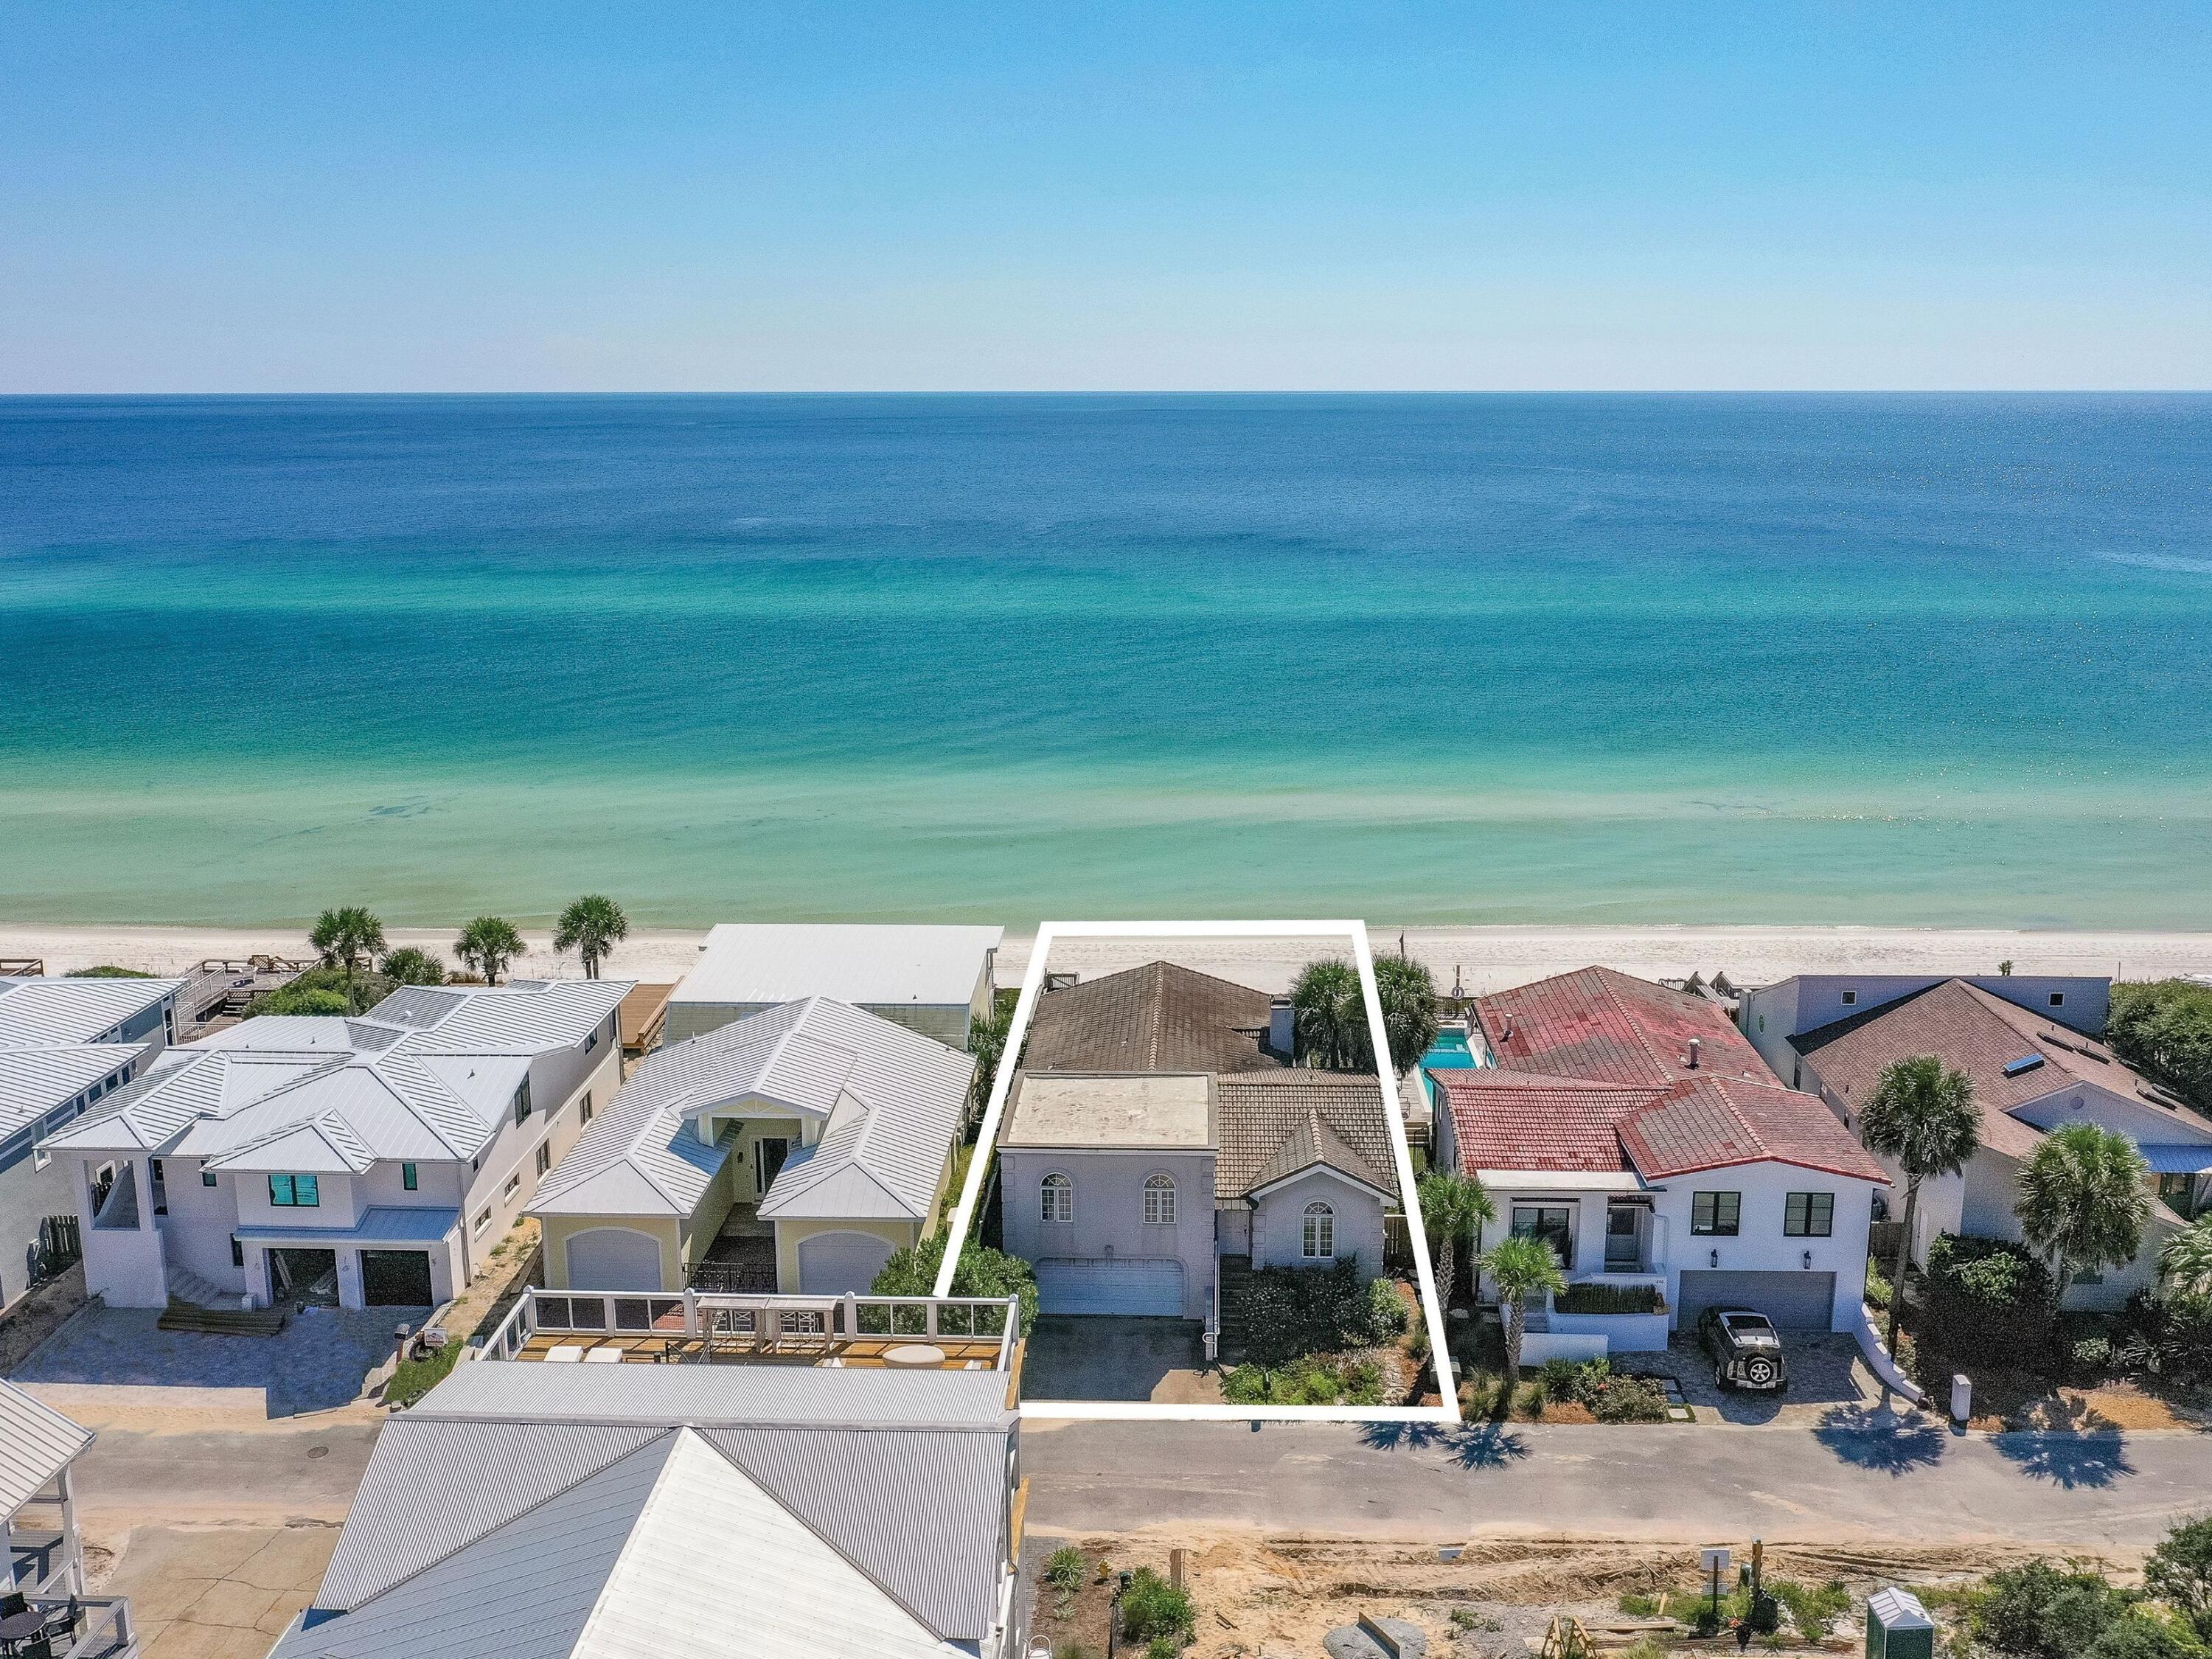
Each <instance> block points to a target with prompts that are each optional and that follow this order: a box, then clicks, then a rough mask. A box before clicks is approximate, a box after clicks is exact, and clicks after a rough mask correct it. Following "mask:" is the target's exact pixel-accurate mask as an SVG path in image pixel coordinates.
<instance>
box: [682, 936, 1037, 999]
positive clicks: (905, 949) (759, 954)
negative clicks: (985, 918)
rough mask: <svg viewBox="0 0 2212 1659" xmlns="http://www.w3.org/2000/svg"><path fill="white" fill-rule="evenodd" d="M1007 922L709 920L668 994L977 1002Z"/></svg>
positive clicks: (725, 997)
mask: <svg viewBox="0 0 2212 1659" xmlns="http://www.w3.org/2000/svg"><path fill="white" fill-rule="evenodd" d="M1005 938H1006V929H1005V928H1003V927H937V926H907V925H898V924H882V923H826V922H735V921H726V922H723V923H721V924H720V926H718V927H714V928H713V929H711V930H710V931H709V932H708V934H707V942H706V944H705V945H703V946H702V948H701V952H700V957H699V965H698V966H697V967H696V968H694V969H692V970H691V971H690V973H689V974H687V975H684V982H683V983H682V984H680V985H678V987H676V990H675V992H674V994H672V995H671V997H670V999H669V1000H670V1001H671V1003H684V1002H700V1003H711V1004H719V1005H737V1006H748V1005H755V1004H759V1005H774V1004H777V1003H785V1002H794V1001H797V1000H800V999H802V998H805V997H835V998H836V1000H838V1001H840V1002H848V1003H852V1004H854V1005H856V1006H872V1007H885V1006H896V1005H912V1006H919V1007H958V1006H963V1005H965V1004H967V1003H969V1002H970V1001H972V1000H974V998H975V985H976V981H978V980H980V979H981V977H982V975H983V966H984V963H985V961H986V959H987V957H989V955H990V953H991V952H993V951H996V950H997V949H998V948H999V945H1000V941H1001V940H1003V939H1005Z"/></svg>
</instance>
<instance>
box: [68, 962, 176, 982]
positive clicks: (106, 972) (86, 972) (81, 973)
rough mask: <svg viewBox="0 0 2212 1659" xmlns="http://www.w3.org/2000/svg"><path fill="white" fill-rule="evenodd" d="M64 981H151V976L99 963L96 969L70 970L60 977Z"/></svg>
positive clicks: (133, 969)
mask: <svg viewBox="0 0 2212 1659" xmlns="http://www.w3.org/2000/svg"><path fill="white" fill-rule="evenodd" d="M62 977H63V978H64V979H151V978H153V977H154V975H151V974H147V973H141V972H140V971H139V970H138V969H136V968H118V967H116V966H114V965H113V964H112V963H105V962H103V963H100V965H99V966H98V967H96V968H72V969H70V970H69V972H67V973H66V974H64V975H62Z"/></svg>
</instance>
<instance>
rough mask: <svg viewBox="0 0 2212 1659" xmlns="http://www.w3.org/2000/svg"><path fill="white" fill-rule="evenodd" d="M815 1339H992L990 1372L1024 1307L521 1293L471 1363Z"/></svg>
mask: <svg viewBox="0 0 2212 1659" xmlns="http://www.w3.org/2000/svg"><path fill="white" fill-rule="evenodd" d="M654 1333H659V1334H664V1335H667V1336H671V1337H672V1336H678V1335H681V1336H686V1337H702V1338H713V1337H718V1336H719V1337H751V1338H757V1339H760V1340H763V1341H769V1342H773V1341H776V1340H787V1339H802V1338H811V1339H813V1340H815V1341H817V1342H826V1343H827V1344H828V1345H829V1346H836V1345H837V1344H842V1343H849V1342H853V1341H865V1340H869V1339H871V1338H877V1337H915V1338H919V1339H921V1340H933V1339H937V1338H940V1337H941V1338H945V1339H948V1340H956V1341H968V1342H974V1341H990V1342H994V1343H995V1344H996V1346H997V1358H996V1359H995V1360H994V1364H993V1369H994V1370H1006V1367H1007V1366H1008V1365H1009V1364H1012V1358H1013V1349H1014V1345H1015V1343H1016V1342H1017V1341H1018V1340H1020V1335H1021V1318H1020V1304H1019V1303H1018V1302H1017V1301H1015V1300H1014V1299H1013V1298H1012V1297H963V1296H952V1297H935V1296H857V1295H854V1296H768V1295H762V1296H745V1295H722V1294H718V1293H715V1292H712V1291H697V1290H687V1291H680V1292H654V1293H649V1294H624V1293H621V1292H613V1291H546V1290H538V1289H535V1288H533V1289H531V1290H528V1291H524V1292H523V1294H522V1297H521V1298H520V1300H519V1301H518V1302H516V1304H514V1306H513V1309H512V1310H510V1311H509V1312H508V1314H507V1317H506V1318H505V1319H503V1320H501V1322H500V1323H499V1325H498V1326H497V1328H495V1329H494V1330H493V1331H491V1333H490V1334H488V1335H487V1336H486V1337H485V1338H484V1340H483V1343H482V1344H481V1345H476V1346H471V1349H470V1350H469V1357H470V1358H477V1359H514V1358H520V1355H521V1353H522V1352H523V1350H524V1349H525V1348H526V1347H527V1346H529V1343H530V1340H531V1338H532V1337H533V1336H538V1335H549V1336H619V1335H623V1334H632V1335H637V1336H646V1335H649V1334H654Z"/></svg>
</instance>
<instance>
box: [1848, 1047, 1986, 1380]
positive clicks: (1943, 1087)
mask: <svg viewBox="0 0 2212 1659" xmlns="http://www.w3.org/2000/svg"><path fill="white" fill-rule="evenodd" d="M1859 1138H1860V1139H1862V1140H1863V1141H1865V1142H1866V1144H1867V1148H1868V1150H1869V1151H1870V1152H1875V1153H1876V1154H1878V1155H1879V1156H1881V1157H1882V1158H1888V1159H1889V1160H1890V1161H1891V1162H1893V1164H1896V1165H1897V1167H1898V1168H1899V1170H1901V1171H1902V1172H1903V1173H1904V1176H1905V1225H1904V1227H1903V1228H1902V1229H1901V1230H1900V1231H1899V1234H1898V1238H1897V1266H1896V1270H1895V1272H1894V1273H1893V1274H1892V1275H1891V1278H1890V1287H1891V1288H1890V1292H1889V1330H1888V1335H1887V1339H1886V1340H1887V1343H1888V1346H1889V1351H1890V1352H1892V1353H1895V1352H1897V1316H1898V1311H1899V1309H1900V1308H1901V1307H1902V1306H1903V1304H1904V1302H1905V1269H1906V1268H1907V1267H1911V1264H1912V1223H1913V1218H1914V1216H1915V1215H1916V1214H1917V1212H1918V1211H1919V1208H1920V1183H1921V1182H1923V1181H1925V1180H1926V1179H1927V1178H1928V1177H1929V1176H1937V1175H1956V1174H1958V1173H1959V1171H1960V1170H1963V1169H1965V1168H1966V1160H1967V1159H1968V1158H1972V1156H1973V1155H1974V1152H1975V1149H1976V1148H1978V1146H1980V1145H1981V1144H1982V1114H1981V1109H1980V1108H1978V1106H1976V1105H1975V1104H1974V1085H1973V1080H1972V1079H1971V1078H1969V1077H1968V1076H1967V1075H1966V1073H1964V1072H1961V1071H1957V1070H1955V1069H1954V1068H1953V1067H1951V1066H1946V1065H1945V1064H1944V1063H1943V1062H1942V1060H1940V1059H1938V1058H1937V1057H1936V1055H1934V1054H1911V1055H1908V1056H1906V1057H1905V1059H1903V1060H1893V1061H1891V1062H1890V1064H1889V1065H1888V1066H1886V1067H1884V1068H1883V1071H1882V1074H1881V1078H1880V1079H1877V1080H1876V1082H1875V1085H1874V1092H1873V1093H1872V1094H1871V1095H1869V1096H1868V1097H1867V1101H1866V1104H1865V1105H1863V1106H1862V1107H1860V1108H1859Z"/></svg>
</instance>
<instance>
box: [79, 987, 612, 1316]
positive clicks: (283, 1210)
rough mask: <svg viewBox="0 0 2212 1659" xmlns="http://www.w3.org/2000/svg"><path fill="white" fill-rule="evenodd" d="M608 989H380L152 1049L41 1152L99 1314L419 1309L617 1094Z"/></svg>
mask: <svg viewBox="0 0 2212 1659" xmlns="http://www.w3.org/2000/svg"><path fill="white" fill-rule="evenodd" d="M629 988H630V987H629V982H628V981H618V980H590V981H566V980H564V981H516V982H514V983H513V984H509V985H502V986H497V987H459V986H456V987H410V988H407V989H404V990H400V991H397V992H395V993H393V994H392V995H391V996H389V997H387V998H386V999H385V1000H384V1001H382V1002H380V1003H379V1004H378V1005H377V1006H375V1007H374V1008H373V1009H371V1010H370V1011H369V1012H368V1013H367V1014H365V1015H363V1016H361V1017H360V1018H351V1019H349V1018H341V1017H307V1016H283V1015H272V1016H268V1017H264V1018H258V1019H249V1020H246V1021H244V1022H242V1023H240V1024H238V1025H235V1026H233V1027H231V1028H230V1029H229V1030H225V1031H222V1032H220V1033H218V1034H216V1036H211V1037H209V1038H207V1039H205V1040H204V1041H202V1042H195V1043H191V1044H187V1045H184V1046H181V1047H178V1048H170V1049H168V1050H167V1051H165V1052H164V1053H163V1054H161V1055H160V1056H159V1057H158V1059H157V1060H156V1062H155V1064H154V1065H152V1066H149V1068H148V1069H147V1070H145V1071H144V1072H143V1073H142V1074H141V1075H140V1076H138V1077H137V1078H136V1079H133V1080H132V1081H131V1083H130V1084H129V1085H127V1086H125V1088H123V1089H121V1090H119V1091H117V1092H115V1093H114V1094H112V1095H110V1096H109V1097H107V1098H106V1099H105V1100H104V1101H102V1102H101V1103H100V1105H99V1107H97V1108H96V1109H94V1110H92V1111H89V1112H88V1113H87V1114H85V1115H83V1116H82V1117H81V1118H79V1119H78V1120H77V1121H75V1122H73V1123H71V1124H70V1125H69V1126H68V1127H65V1128H64V1129H62V1130H61V1131H59V1132H58V1133H55V1134H52V1135H50V1136H48V1137H47V1138H46V1140H45V1141H44V1142H42V1143H41V1148H42V1150H43V1151H44V1152H46V1154H48V1155H49V1156H51V1157H52V1158H53V1159H54V1161H55V1162H56V1163H57V1164H66V1166H67V1168H68V1170H69V1171H70V1183H71V1188H72V1191H73V1194H74V1198H75V1201H76V1207H77V1209H78V1212H79V1213H80V1217H81V1220H82V1238H83V1249H84V1261H85V1280H86V1285H87V1288H88V1289H89V1290H90V1291H94V1293H97V1294H100V1295H102V1296H105V1297H106V1299H107V1302H108V1304H109V1305H110V1306H114V1307H138V1308H146V1307H161V1306H164V1305H165V1304H168V1303H169V1302H171V1301H179V1302H185V1303H191V1304H198V1305H202V1306H211V1307H224V1306H229V1307H240V1306H242V1307H248V1308H264V1307H270V1306H278V1305H284V1304H305V1303H317V1304H325V1305H328V1304H335V1305H337V1306H340V1307H346V1308H360V1307H365V1306H404V1307H433V1306H435V1305H437V1304H441V1303H443V1302H445V1301H447V1300H448V1299H450V1298H451V1297H453V1296H454V1295H455V1294H456V1293H457V1292H458V1291H459V1290H460V1289H461V1288H462V1287H463V1286H464V1285H466V1284H467V1283H468V1281H469V1279H471V1277H472V1276H473V1275H474V1274H475V1273H476V1272H477V1270H478V1268H479V1267H481V1266H482V1264H483V1259H484V1256H485V1255H486V1254H487V1253H488V1252H489V1250H490V1249H491V1248H492V1247H493V1246H494V1245H495V1244H496V1243H498V1241H499V1238H500V1237H501V1234H502V1233H504V1232H505V1231H506V1230H507V1228H508V1227H509V1226H511V1225H513V1222H514V1221H515V1219H516V1218H518V1217H519V1216H520V1214H521V1213H522V1211H523V1208H524V1206H526V1205H527V1204H528V1202H529V1201H530V1199H531V1197H532V1194H534V1193H535V1192H536V1190H537V1187H538V1181H539V1180H540V1179H541V1178H542V1177H543V1176H544V1175H545V1174H546V1172H547V1171H548V1170H550V1169H551V1168H552V1166H553V1164H555V1163H556V1161H557V1160H558V1159H559V1158H561V1156H562V1153H564V1152H567V1151H568V1147H569V1146H571V1145H572V1144H573V1143H574V1140H575V1139H576V1138H577V1136H578V1135H579V1134H580V1133H581V1132H582V1130H583V1127H584V1126H585V1125H586V1123H587V1122H589V1121H590V1120H591V1117H592V1114H593V1112H594V1111H595V1110H596V1109H598V1108H599V1107H600V1106H603V1105H604V1104H605V1103H606V1102H607V1101H608V1100H609V1099H611V1097H613V1095H614V1092H615V1090H616V1088H617V1085H618V1083H619V1081H620V1079H621V1049H622V1045H621V1042H620V1039H619V1033H618V1031H617V1025H616V1010H617V1006H619V1005H620V1003H621V1001H622V999H623V994H624V993H625V992H627V991H628V990H629Z"/></svg>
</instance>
